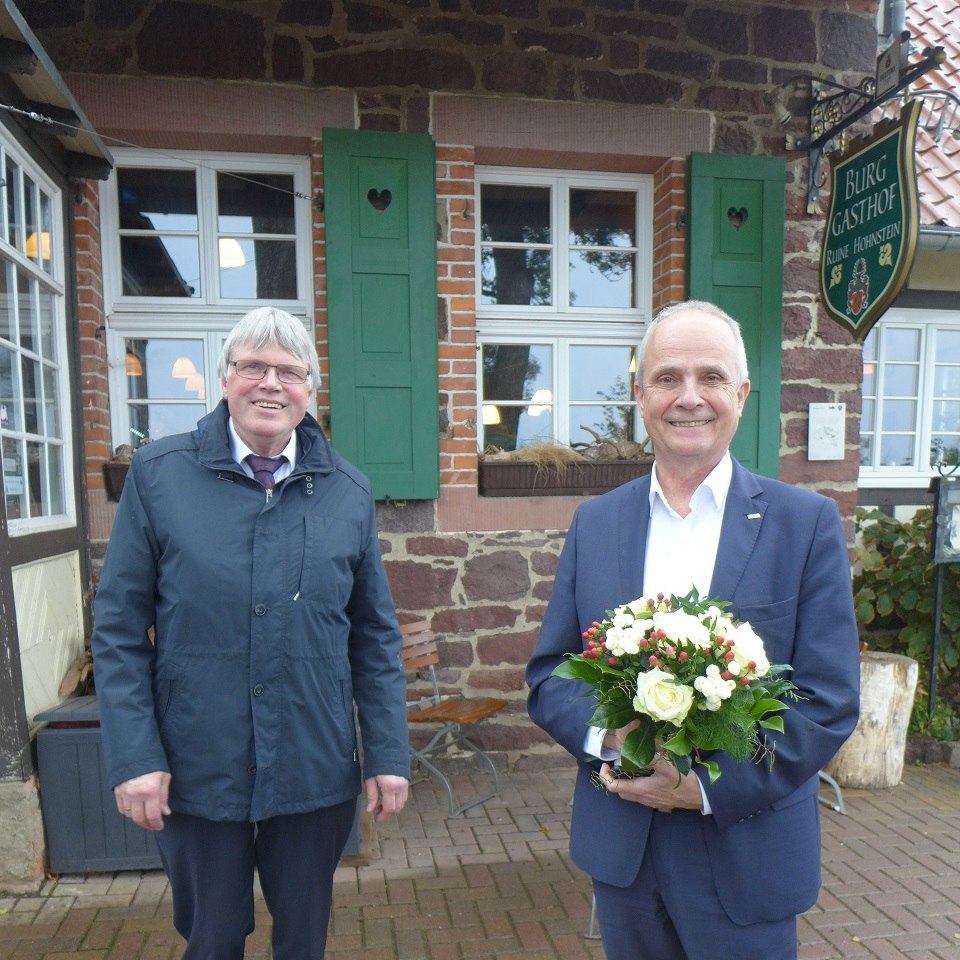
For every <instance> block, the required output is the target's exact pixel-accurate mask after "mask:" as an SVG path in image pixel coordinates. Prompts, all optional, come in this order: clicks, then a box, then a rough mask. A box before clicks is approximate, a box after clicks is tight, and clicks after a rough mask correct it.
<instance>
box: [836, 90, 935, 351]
mask: <svg viewBox="0 0 960 960" xmlns="http://www.w3.org/2000/svg"><path fill="white" fill-rule="evenodd" d="M919 114H920V103H919V101H917V100H914V101H911V102H910V103H909V104H907V106H905V107H904V108H903V110H902V111H901V113H900V119H899V120H898V121H893V122H888V123H885V124H879V125H878V126H877V127H875V128H874V132H873V134H872V135H871V136H870V137H869V138H867V139H865V140H857V141H855V142H854V143H853V144H851V147H850V149H849V150H848V151H847V152H846V153H844V154H842V155H841V156H840V158H839V159H838V160H837V161H835V162H833V163H832V164H831V170H832V175H833V186H832V189H831V192H830V210H829V212H828V213H827V223H826V227H825V229H824V234H823V247H822V250H821V252H820V299H821V301H822V302H823V305H824V307H825V308H826V311H827V313H829V314H830V316H831V317H833V319H834V320H836V321H837V322H838V323H840V324H842V325H843V326H845V327H847V328H848V329H849V330H850V331H852V333H853V335H854V336H855V337H857V338H859V339H860V340H863V338H864V337H866V335H867V333H868V332H869V331H870V328H871V327H872V326H873V325H874V324H875V323H876V322H877V320H879V319H880V317H881V316H883V313H884V311H885V310H886V309H887V307H889V306H890V304H891V302H892V301H893V300H894V298H895V297H896V296H897V294H899V293H900V291H901V290H902V289H903V285H904V284H905V283H906V280H907V276H908V275H909V273H910V267H911V266H912V265H913V257H914V254H915V253H916V248H917V232H918V229H919V227H918V201H917V170H916V160H915V152H914V148H915V145H916V135H917V118H918V116H919Z"/></svg>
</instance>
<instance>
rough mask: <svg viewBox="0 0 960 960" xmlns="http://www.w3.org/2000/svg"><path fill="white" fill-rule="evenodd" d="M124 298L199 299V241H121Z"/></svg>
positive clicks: (147, 239)
mask: <svg viewBox="0 0 960 960" xmlns="http://www.w3.org/2000/svg"><path fill="white" fill-rule="evenodd" d="M120 257H121V259H122V260H123V294H124V296H127V297H199V296H200V294H201V290H200V241H199V240H198V238H197V237H157V236H154V237H121V238H120Z"/></svg>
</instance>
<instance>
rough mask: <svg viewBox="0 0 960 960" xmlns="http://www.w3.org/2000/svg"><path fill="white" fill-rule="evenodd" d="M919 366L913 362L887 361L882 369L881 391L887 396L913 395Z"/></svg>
mask: <svg viewBox="0 0 960 960" xmlns="http://www.w3.org/2000/svg"><path fill="white" fill-rule="evenodd" d="M919 374H920V368H919V367H917V366H916V365H914V364H909V365H908V364H905V363H888V364H887V365H886V366H885V368H884V371H883V392H884V395H885V396H888V397H915V396H916V395H917V383H918V377H919Z"/></svg>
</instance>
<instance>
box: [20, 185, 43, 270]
mask: <svg viewBox="0 0 960 960" xmlns="http://www.w3.org/2000/svg"><path fill="white" fill-rule="evenodd" d="M37 213H38V211H37V185H36V184H35V183H34V182H33V180H32V179H31V178H30V177H28V176H27V175H26V174H24V175H23V234H22V239H23V241H24V245H23V246H22V247H20V252H21V253H26V255H27V256H28V257H29V256H30V255H31V254H30V251H31V250H32V251H33V257H34V259H36V258H37V253H38V250H37V248H38V247H39V246H40V244H39V242H38V237H37V231H38V227H37V219H38V217H37Z"/></svg>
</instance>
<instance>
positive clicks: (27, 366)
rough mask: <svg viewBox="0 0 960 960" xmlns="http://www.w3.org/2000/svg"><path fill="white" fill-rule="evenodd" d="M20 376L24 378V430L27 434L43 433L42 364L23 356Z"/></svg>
mask: <svg viewBox="0 0 960 960" xmlns="http://www.w3.org/2000/svg"><path fill="white" fill-rule="evenodd" d="M20 376H21V377H22V378H23V406H24V417H23V429H24V430H25V431H26V432H27V433H41V432H42V427H41V424H40V364H39V363H38V362H37V361H36V360H31V359H30V358H29V357H24V356H21V357H20Z"/></svg>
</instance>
